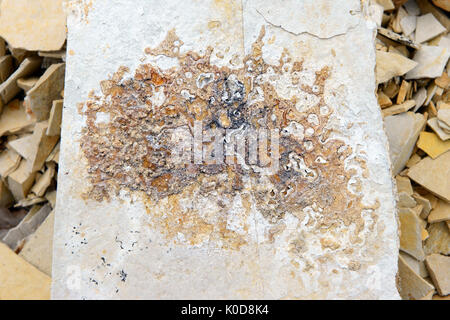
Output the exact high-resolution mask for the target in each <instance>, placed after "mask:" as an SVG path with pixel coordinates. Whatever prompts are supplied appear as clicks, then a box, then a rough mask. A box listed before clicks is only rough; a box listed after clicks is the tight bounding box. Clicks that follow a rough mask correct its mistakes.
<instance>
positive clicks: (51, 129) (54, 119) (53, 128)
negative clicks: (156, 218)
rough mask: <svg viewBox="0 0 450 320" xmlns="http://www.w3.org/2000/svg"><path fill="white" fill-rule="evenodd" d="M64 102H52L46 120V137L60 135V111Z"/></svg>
mask: <svg viewBox="0 0 450 320" xmlns="http://www.w3.org/2000/svg"><path fill="white" fill-rule="evenodd" d="M63 104H64V100H55V101H53V106H52V109H51V111H50V117H49V119H48V128H47V135H48V136H59V135H60V133H61V120H62V109H63Z"/></svg>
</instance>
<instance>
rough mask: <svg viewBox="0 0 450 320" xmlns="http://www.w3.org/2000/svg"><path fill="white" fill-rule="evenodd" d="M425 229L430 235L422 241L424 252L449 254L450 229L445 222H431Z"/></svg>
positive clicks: (427, 253) (428, 253)
mask: <svg viewBox="0 0 450 320" xmlns="http://www.w3.org/2000/svg"><path fill="white" fill-rule="evenodd" d="M427 230H428V234H429V235H430V237H429V238H428V239H427V240H426V241H425V243H424V247H423V248H424V251H425V254H426V255H430V254H433V253H436V254H443V255H450V230H449V228H448V227H447V225H446V223H445V222H437V223H432V224H430V226H429V227H428V228H427Z"/></svg>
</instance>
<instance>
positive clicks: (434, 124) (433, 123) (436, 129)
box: [427, 117, 450, 141]
mask: <svg viewBox="0 0 450 320" xmlns="http://www.w3.org/2000/svg"><path fill="white" fill-rule="evenodd" d="M427 124H428V125H429V126H430V128H431V129H433V131H434V132H436V134H437V135H438V136H439V138H440V139H441V140H442V141H447V140H449V139H450V133H447V132H445V131H444V129H442V128H441V127H440V126H439V122H438V118H437V117H434V118H431V119H430V120H428V121H427Z"/></svg>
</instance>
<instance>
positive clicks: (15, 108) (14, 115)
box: [0, 100, 36, 136]
mask: <svg viewBox="0 0 450 320" xmlns="http://www.w3.org/2000/svg"><path fill="white" fill-rule="evenodd" d="M35 123H36V119H35V118H34V117H33V116H30V115H28V114H27V113H26V112H25V107H24V105H23V103H22V102H20V101H19V100H13V101H11V102H10V103H9V104H8V105H7V106H5V107H4V110H3V113H2V115H1V117H0V136H4V135H9V134H16V133H19V132H21V131H29V130H31V129H32V128H33V125H34V124H35Z"/></svg>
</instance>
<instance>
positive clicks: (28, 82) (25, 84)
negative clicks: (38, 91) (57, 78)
mask: <svg viewBox="0 0 450 320" xmlns="http://www.w3.org/2000/svg"><path fill="white" fill-rule="evenodd" d="M38 80H39V78H37V77H31V78H20V79H18V80H17V85H18V86H19V88H21V89H22V90H23V91H25V92H28V91H30V90H31V89H32V88H33V87H34V85H35V84H36V83H37V82H38Z"/></svg>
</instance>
